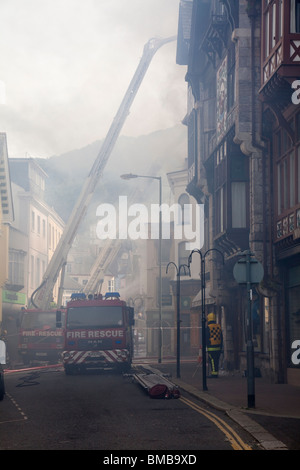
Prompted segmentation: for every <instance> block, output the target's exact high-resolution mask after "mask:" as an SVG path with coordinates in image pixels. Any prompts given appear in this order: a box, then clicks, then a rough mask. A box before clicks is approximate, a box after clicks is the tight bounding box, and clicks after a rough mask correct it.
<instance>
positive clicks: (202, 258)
mask: <svg viewBox="0 0 300 470" xmlns="http://www.w3.org/2000/svg"><path fill="white" fill-rule="evenodd" d="M211 251H216V252H218V253H220V255H221V256H222V258H223V264H224V255H223V253H222V252H221V251H219V250H218V249H217V248H210V249H209V250H207V251H206V252H205V253H203V254H202V252H201V251H200V250H198V249H195V250H193V251H191V253H190V256H189V260H188V265H189V266H190V264H191V262H192V257H193V254H194V253H199V255H200V258H201V273H200V275H201V306H202V389H203V390H207V382H206V328H205V323H206V318H205V258H206V255H207V254H208V253H210V252H211Z"/></svg>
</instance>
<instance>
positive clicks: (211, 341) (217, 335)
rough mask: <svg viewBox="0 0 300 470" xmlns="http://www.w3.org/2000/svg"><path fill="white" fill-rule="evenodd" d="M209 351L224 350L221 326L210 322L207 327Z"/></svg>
mask: <svg viewBox="0 0 300 470" xmlns="http://www.w3.org/2000/svg"><path fill="white" fill-rule="evenodd" d="M206 331H207V337H206V340H207V349H208V350H210V349H211V350H219V349H222V345H223V335H222V330H221V326H220V325H219V324H218V323H215V322H209V323H208V325H207V330H206Z"/></svg>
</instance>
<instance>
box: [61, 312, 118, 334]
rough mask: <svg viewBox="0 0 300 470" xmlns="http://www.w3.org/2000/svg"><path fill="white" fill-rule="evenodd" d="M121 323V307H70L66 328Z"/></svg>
mask: <svg viewBox="0 0 300 470" xmlns="http://www.w3.org/2000/svg"><path fill="white" fill-rule="evenodd" d="M122 325H123V315H122V307H115V306H111V307H104V306H103V307H71V308H69V309H68V318H67V329H79V328H114V327H120V326H122Z"/></svg>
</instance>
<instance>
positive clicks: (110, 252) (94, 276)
mask: <svg viewBox="0 0 300 470" xmlns="http://www.w3.org/2000/svg"><path fill="white" fill-rule="evenodd" d="M120 248H121V245H120V243H119V240H111V239H109V238H108V239H107V240H105V244H104V246H103V247H102V248H101V250H100V251H99V254H98V256H97V258H96V261H95V263H94V264H93V266H92V268H91V275H90V278H89V280H88V282H87V284H86V285H85V286H84V289H83V292H84V293H85V294H86V295H88V294H98V293H99V294H100V291H99V286H100V285H101V281H103V278H104V275H105V271H106V269H107V268H108V266H109V265H110V263H111V262H112V261H113V260H114V258H115V257H116V256H117V254H118V252H119V251H120Z"/></svg>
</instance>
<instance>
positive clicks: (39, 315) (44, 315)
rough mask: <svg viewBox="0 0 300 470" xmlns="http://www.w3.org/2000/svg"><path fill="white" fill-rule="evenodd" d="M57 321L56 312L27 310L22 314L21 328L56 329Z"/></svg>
mask: <svg viewBox="0 0 300 470" xmlns="http://www.w3.org/2000/svg"><path fill="white" fill-rule="evenodd" d="M55 322H56V316H55V312H54V313H53V312H27V313H25V314H24V315H23V316H22V320H21V328H22V329H24V330H34V329H37V330H38V329H45V328H49V329H50V328H51V329H55V327H56V323H55Z"/></svg>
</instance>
